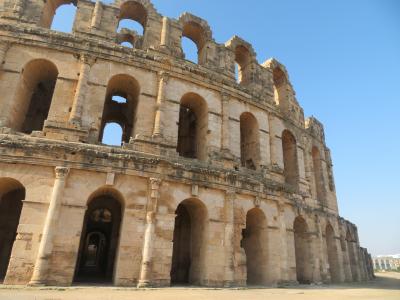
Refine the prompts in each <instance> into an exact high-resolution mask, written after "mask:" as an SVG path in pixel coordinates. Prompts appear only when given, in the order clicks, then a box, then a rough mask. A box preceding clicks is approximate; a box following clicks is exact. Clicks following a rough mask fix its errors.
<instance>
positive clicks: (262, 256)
mask: <svg viewBox="0 0 400 300" xmlns="http://www.w3.org/2000/svg"><path fill="white" fill-rule="evenodd" d="M242 237H243V239H242V247H243V248H244V251H245V253H246V267H247V285H262V284H265V283H266V273H267V268H268V263H267V260H268V257H267V251H266V249H267V248H268V245H267V220H266V218H265V215H264V213H263V212H262V210H261V209H259V208H253V209H251V210H249V211H248V212H247V215H246V228H245V229H244V230H243V232H242Z"/></svg>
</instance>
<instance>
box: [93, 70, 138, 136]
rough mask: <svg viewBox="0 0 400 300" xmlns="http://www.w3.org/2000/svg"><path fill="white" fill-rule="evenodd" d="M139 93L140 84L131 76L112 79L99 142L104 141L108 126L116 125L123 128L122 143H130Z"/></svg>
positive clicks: (118, 76)
mask: <svg viewBox="0 0 400 300" xmlns="http://www.w3.org/2000/svg"><path fill="white" fill-rule="evenodd" d="M139 91H140V88H139V83H138V82H137V81H136V79H134V78H133V77H131V76H129V75H125V74H120V75H115V76H114V77H112V78H111V79H110V81H109V82H108V86H107V92H106V99H105V103H104V110H103V117H102V124H101V132H100V136H99V141H101V142H102V141H103V140H104V133H105V127H106V125H107V124H109V123H116V124H118V125H119V126H120V127H121V128H122V138H121V140H122V142H125V143H129V140H130V138H131V137H132V136H134V133H133V130H134V123H135V120H136V107H137V104H138V98H139Z"/></svg>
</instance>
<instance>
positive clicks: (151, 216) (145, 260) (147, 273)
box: [138, 178, 161, 288]
mask: <svg viewBox="0 0 400 300" xmlns="http://www.w3.org/2000/svg"><path fill="white" fill-rule="evenodd" d="M160 186H161V179H158V178H150V197H149V203H148V208H147V214H146V230H145V234H144V243H143V254H142V267H141V270H140V279H139V283H138V287H139V288H142V287H148V286H150V285H151V271H152V261H153V253H152V252H153V251H152V250H153V242H154V230H155V217H156V213H157V207H158V199H159V198H160Z"/></svg>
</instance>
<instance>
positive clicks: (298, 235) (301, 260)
mask: <svg viewBox="0 0 400 300" xmlns="http://www.w3.org/2000/svg"><path fill="white" fill-rule="evenodd" d="M293 231H294V250H295V257H296V276H297V281H298V282H299V283H301V284H310V283H311V268H310V243H311V241H310V236H309V232H308V227H307V223H306V221H305V220H304V219H303V218H302V217H297V218H296V219H295V220H294V224H293Z"/></svg>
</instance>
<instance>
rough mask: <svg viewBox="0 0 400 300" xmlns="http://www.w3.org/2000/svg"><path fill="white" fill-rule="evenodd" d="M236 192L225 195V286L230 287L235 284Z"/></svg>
mask: <svg viewBox="0 0 400 300" xmlns="http://www.w3.org/2000/svg"><path fill="white" fill-rule="evenodd" d="M235 199H236V192H235V191H233V190H231V191H227V192H226V194H225V237H224V242H225V279H224V282H225V286H226V287H230V286H233V285H234V284H235V282H234V281H235V266H234V256H235V249H234V247H235V244H234V241H233V239H234V238H235V237H234V218H235V217H234V209H235Z"/></svg>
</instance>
